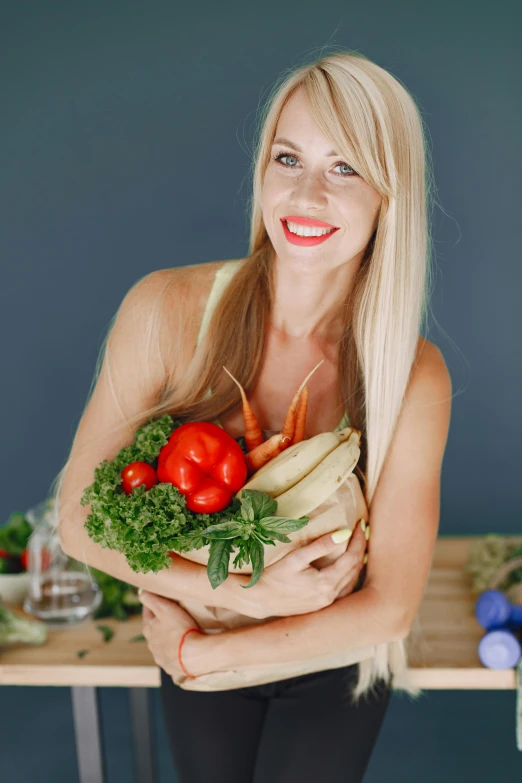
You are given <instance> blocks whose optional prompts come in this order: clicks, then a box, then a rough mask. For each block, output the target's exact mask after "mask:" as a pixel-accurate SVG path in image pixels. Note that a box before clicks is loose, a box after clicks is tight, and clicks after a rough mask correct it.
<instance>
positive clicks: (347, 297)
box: [56, 52, 452, 783]
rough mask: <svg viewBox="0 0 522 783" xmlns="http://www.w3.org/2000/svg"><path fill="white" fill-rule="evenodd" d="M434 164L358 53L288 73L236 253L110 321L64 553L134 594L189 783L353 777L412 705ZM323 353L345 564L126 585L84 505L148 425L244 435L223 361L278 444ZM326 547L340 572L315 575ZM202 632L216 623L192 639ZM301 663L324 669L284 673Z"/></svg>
mask: <svg viewBox="0 0 522 783" xmlns="http://www.w3.org/2000/svg"><path fill="white" fill-rule="evenodd" d="M430 171H431V169H430V165H429V157H428V152H427V145H426V143H425V134H424V132H423V126H422V120H421V116H420V113H419V110H418V108H417V107H416V105H415V102H414V101H413V99H412V97H411V95H410V94H409V93H408V91H407V90H406V89H405V88H404V87H403V86H402V85H401V84H400V83H399V82H398V81H397V80H396V79H395V78H394V77H393V76H391V75H390V74H389V73H388V72H387V71H385V70H383V69H382V68H381V67H379V66H378V65H376V64H375V63H372V62H371V61H370V60H368V59H367V58H365V57H364V56H362V55H361V54H358V53H351V52H336V53H334V54H331V55H329V56H325V57H322V58H321V59H320V60H318V61H317V62H315V63H313V64H311V65H306V66H303V67H300V68H298V69H295V70H293V71H292V72H290V74H287V75H285V77H284V78H283V79H282V80H281V83H280V84H278V85H276V86H275V87H274V90H273V93H272V95H271V97H270V100H269V101H268V102H267V105H266V108H265V111H264V114H263V117H262V122H261V127H260V132H259V142H258V146H257V148H256V150H255V157H254V169H253V196H252V203H251V235H250V248H249V255H248V256H247V257H246V258H244V259H237V260H234V261H225V262H223V261H219V262H211V263H207V264H201V265H196V266H188V267H187V266H185V267H176V268H173V269H162V270H159V271H155V272H152V273H151V274H149V275H147V276H146V277H145V278H143V279H142V280H140V281H139V282H138V283H137V284H136V285H135V286H134V287H133V288H132V289H131V290H130V291H129V292H128V294H127V295H126V296H125V298H124V300H123V302H122V304H121V306H120V308H119V310H118V312H117V313H116V316H115V319H114V322H113V324H112V325H111V329H110V331H109V333H108V338H107V341H106V344H105V346H104V351H103V361H102V356H100V361H99V363H98V365H97V368H96V373H95V380H96V384H95V388H94V390H93V391H92V395H91V397H90V400H89V402H88V404H87V406H86V410H85V411H84V414H83V416H82V420H81V422H80V425H79V427H78V431H77V433H76V437H75V439H74V442H73V446H72V449H71V453H70V455H69V458H68V460H67V463H66V465H65V467H64V468H63V470H62V471H61V474H60V476H59V481H58V489H57V493H56V495H57V498H58V500H59V504H58V505H59V518H60V535H61V540H62V544H63V547H64V549H65V551H66V552H68V553H69V554H71V555H72V556H73V557H76V558H78V559H82V560H84V561H85V562H87V563H89V564H91V565H93V566H95V567H97V568H100V569H102V570H104V571H106V572H107V573H110V574H113V575H115V576H117V577H119V578H121V579H124V580H125V581H127V582H129V583H132V584H135V585H139V586H140V587H141V588H143V589H144V590H145V592H143V593H142V602H143V605H144V609H143V627H144V634H145V636H146V638H147V642H148V645H149V648H150V650H151V652H152V654H153V656H154V659H155V661H156V662H157V664H158V665H159V666H160V668H161V677H162V689H161V693H162V703H163V710H164V716H165V722H166V727H167V732H168V737H169V741H170V745H171V750H172V756H173V761H174V765H175V769H176V772H177V775H178V779H179V780H180V783H202V782H203V781H213V783H220V782H221V781H227V783H236V782H237V783H248V781H254V780H255V783H268V782H269V781H270V783H294V782H295V781H299V783H307V781H310V782H311V781H314V783H317V781H328V783H335V782H336V781H339V783H341V781H343V783H347V782H348V781H360V780H362V778H363V775H364V771H365V769H366V767H367V765H368V762H369V759H370V756H371V753H372V750H373V747H374V745H375V742H376V740H377V737H378V734H379V731H380V728H381V725H382V721H383V718H384V716H385V713H386V709H387V706H388V704H389V698H390V693H391V691H392V689H394V688H402V689H403V690H405V691H406V692H408V693H410V694H412V695H415V694H416V693H418V690H417V689H415V687H413V686H412V685H411V683H410V682H409V680H408V676H407V661H406V653H405V643H406V640H407V638H408V636H409V635H410V631H411V629H412V626H413V623H414V620H415V619H416V615H417V611H418V608H419V605H420V603H421V599H422V595H423V591H424V588H425V584H426V581H427V576H428V572H429V569H430V565H431V559H432V554H433V549H434V544H435V540H436V537H437V530H438V521H439V497H440V472H441V465H442V461H443V456H444V450H445V445H446V440H447V435H448V428H449V421H450V406H451V391H452V390H451V380H450V376H449V372H448V369H447V367H446V364H445V361H444V359H443V356H442V354H441V352H440V350H439V349H438V348H437V347H436V346H435V345H434V344H433V343H431V342H429V341H428V340H426V339H424V338H423V337H422V336H421V334H420V332H421V330H422V329H423V327H424V326H425V324H426V314H427V304H428V295H429V283H430V279H429V271H430V258H431V243H430V239H429V225H428V214H429V207H430V198H431V193H432V190H431V179H430V177H431V174H430ZM310 227H312V229H313V230H308V229H309V228H310ZM310 234H313V235H314V236H310ZM179 260H180V261H181V259H179ZM321 359H324V363H323V365H322V366H321V370H320V372H319V371H318V372H316V373H315V375H314V376H313V378H312V380H311V381H310V384H309V393H310V396H309V413H308V418H307V421H308V425H307V427H308V428H307V431H306V433H305V437H311V436H313V435H315V434H317V433H319V432H324V431H327V430H333V429H336V428H338V427H340V426H344V424H346V423H350V424H351V425H352V426H354V427H356V428H357V429H359V430H360V431H361V433H362V437H361V456H360V460H359V464H358V470H359V473H358V476H359V480H360V482H361V486H362V490H363V492H364V500H365V503H366V506H367V509H368V513H369V516H366V519H365V523H363V524H362V525H359V526H358V527H356V528H355V532H354V534H353V535H352V538H351V542H350V545H349V547H348V548H347V549H346V542H345V544H344V546H341V545H340V544H336V543H334V542H332V540H331V537H330V536H321V537H320V538H318V539H317V540H316V541H313V542H312V543H310V544H308V545H306V546H303V547H302V548H300V549H297V550H295V551H294V552H292V553H290V554H288V555H286V556H285V557H283V558H282V559H280V560H279V561H278V562H277V563H275V564H273V565H271V566H269V567H268V568H266V569H265V571H264V574H263V578H262V579H261V580H260V582H259V583H258V585H256V587H255V589H251V590H241V589H238V587H239V586H240V585H244V584H246V583H248V581H249V577H246V576H242V575H240V574H230V576H229V577H228V579H227V580H226V582H225V583H223V585H222V586H220V588H219V589H218V590H216V591H213V590H212V588H211V587H210V585H209V582H208V579H207V577H206V569H205V568H204V567H203V566H202V565H198V564H196V563H194V562H190V561H188V560H187V559H185V558H182V557H176V559H175V560H174V562H173V566H172V568H170V569H168V570H166V571H163V572H159V573H158V574H153V573H149V574H136V573H134V572H133V571H131V570H130V569H129V567H128V566H127V564H126V562H125V558H124V557H123V555H121V554H119V553H117V552H113V551H110V552H108V551H106V550H102V549H101V547H99V546H98V545H97V544H94V543H93V542H92V541H91V540H90V539H89V538H88V537H87V536H86V534H85V532H84V531H83V525H82V522H83V519H84V518H85V516H86V514H87V513H88V507H87V508H81V507H80V505H79V498H80V496H81V492H82V490H83V488H84V487H85V486H87V485H88V484H89V483H90V482H91V480H92V474H93V470H94V467H95V466H96V465H97V464H99V462H100V461H101V460H102V459H111V458H112V457H114V456H115V454H116V453H117V452H118V451H119V449H120V448H122V446H124V445H127V444H128V443H130V442H131V440H132V435H133V432H134V430H135V429H136V428H137V427H138V426H139V425H140V424H142V423H144V422H145V421H146V420H147V419H148V418H150V417H151V416H159V415H162V414H164V413H166V412H168V413H171V414H172V415H173V416H174V417H175V418H178V419H182V420H187V421H189V420H196V421H198V420H200V421H211V420H215V421H217V422H218V423H220V424H221V426H223V427H224V428H225V429H226V430H227V431H228V432H229V433H230V434H231V435H232V436H234V437H236V436H238V435H241V434H242V427H243V421H242V415H241V407H240V401H239V397H238V393H237V387H236V386H235V384H234V383H233V381H232V380H231V379H230V377H229V376H228V375H227V374H226V373H224V372H223V370H222V368H223V365H226V366H227V368H228V369H229V370H230V372H231V373H232V374H233V375H234V376H235V377H236V378H237V379H239V380H240V382H241V383H242V384H243V386H244V387H245V389H246V390H247V393H248V396H249V399H250V401H251V403H252V407H253V409H254V412H255V413H256V416H257V417H258V420H259V421H260V423H261V426H262V427H263V428H264V430H265V434H267V435H268V434H271V433H272V432H276V431H279V430H280V428H281V425H282V422H283V417H284V414H285V412H286V410H287V407H288V404H289V401H290V399H291V397H292V395H293V394H294V391H295V389H296V388H297V387H298V386H299V384H300V382H301V380H302V379H303V378H304V377H305V376H306V375H307V373H308V372H309V371H310V369H311V368H312V367H314V366H315V365H316V364H317V362H318V361H319V360H321ZM370 528H371V539H370V534H369V532H370ZM365 551H366V554H364V553H365ZM322 555H333V556H334V561H333V563H332V564H331V565H328V566H327V567H325V568H323V569H319V568H314V567H313V565H311V564H312V563H313V562H314V561H315V560H317V559H318V558H319V557H321V556H322ZM363 557H364V560H363ZM363 563H364V565H365V569H364V570H363V571H362V573H361V567H362V566H363ZM359 576H361V578H360V579H359ZM190 606H192V607H194V614H191V613H190V612H189V611H187V608H188V607H190ZM247 620H249V622H247ZM198 624H199V627H200V630H201V628H202V627H203V628H204V629H205V630H206V631H207V632H206V633H191V634H188V635H186V636H184V634H185V632H186V631H188V630H189V629H190V628H194V627H197V626H198ZM216 631H218V632H216ZM219 631H221V632H219ZM180 640H183V645H182V653H181V654H180V655H179V656H178V649H179V643H180ZM302 659H307V660H312V659H315V661H316V665H315V669H311V668H310V667H308V668H307V669H304V671H305V672H306V673H304V674H302V673H300V674H299V673H298V674H296V671H303V669H301V670H299V669H297V666H296V662H297V661H301V660H302ZM317 661H319V662H321V661H323V662H324V664H323V665H322V668H321V663H319V664H317ZM343 662H344V663H345V665H343ZM246 671H248V672H249V676H250V680H248V682H249V683H250V684H249V685H247V686H245V687H240V685H239V683H241V679H240V677H241V674H242V673H244V672H246ZM267 671H269V672H271V673H270V674H269V675H267V674H266V672H267ZM261 672H262V673H263V674H262V676H261ZM257 673H259V676H257V679H256V674H257ZM292 673H293V674H292ZM220 675H223V676H226V677H228V678H229V679H228V680H222V681H227V682H229V683H230V682H233V684H232V685H231V686H230V687H224V688H223V687H221V688H220V686H219V682H220V680H219V676H220ZM234 676H235V677H237V679H236V680H233V679H232V680H231V679H230V678H233V677H234ZM213 678H214V679H213Z"/></svg>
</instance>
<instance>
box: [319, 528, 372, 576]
mask: <svg viewBox="0 0 522 783" xmlns="http://www.w3.org/2000/svg"><path fill="white" fill-rule="evenodd" d="M365 527H366V528H368V525H365ZM366 535H367V533H366V532H363V530H362V527H361V524H360V523H357V525H356V526H355V529H354V532H353V534H352V537H351V539H350V544H349V546H348V549H347V550H346V552H344V553H343V554H342V555H341V556H340V557H338V558H337V560H336V561H335V562H334V563H331V564H330V565H327V566H325V567H324V568H322V569H321V572H322V573H323V574H324V575H326V576H327V578H329V579H331V582H332V585H335V584H340V583H342V582H343V581H345V580H346V578H347V576H348V575H349V574H351V573H352V572H353V574H354V575H355V576H358V574H359V573H360V571H361V569H362V567H363V565H364V556H365V552H366V544H367V539H366Z"/></svg>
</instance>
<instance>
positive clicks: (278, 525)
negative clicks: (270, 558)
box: [259, 517, 310, 534]
mask: <svg viewBox="0 0 522 783" xmlns="http://www.w3.org/2000/svg"><path fill="white" fill-rule="evenodd" d="M309 520H310V517H299V519H289V518H288V517H264V518H263V519H261V520H260V521H259V524H260V526H261V527H262V528H263V529H264V530H266V531H268V532H269V533H272V534H275V533H292V532H294V531H295V530H301V528H302V527H304V526H305V525H306V524H308V522H309Z"/></svg>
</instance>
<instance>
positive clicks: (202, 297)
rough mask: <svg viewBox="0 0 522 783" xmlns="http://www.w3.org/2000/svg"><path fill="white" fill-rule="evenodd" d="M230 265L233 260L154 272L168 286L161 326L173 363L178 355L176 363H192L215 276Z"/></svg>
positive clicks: (166, 287)
mask: <svg viewBox="0 0 522 783" xmlns="http://www.w3.org/2000/svg"><path fill="white" fill-rule="evenodd" d="M230 263H232V261H228V260H227V261H208V262H206V263H203V264H189V265H186V266H179V267H172V268H170V269H159V270H156V271H155V272H153V273H152V274H153V275H154V276H156V277H157V278H158V280H160V281H161V283H160V284H164V285H165V290H166V295H165V297H164V299H163V311H162V323H163V324H164V325H165V326H166V331H165V335H166V338H165V339H166V346H165V348H166V351H167V355H170V354H171V350H172V352H173V355H172V358H173V360H174V355H176V357H177V360H176V363H180V364H181V365H182V366H185V364H186V363H188V362H190V360H191V358H192V356H193V353H194V351H195V349H196V342H197V337H198V334H199V329H200V326H201V322H202V320H203V314H204V312H205V307H206V304H207V301H208V297H209V294H210V290H211V288H212V284H213V282H214V279H215V276H216V273H217V272H218V271H219V270H220V269H221V268H222V267H223V266H224V265H225V264H230ZM180 369H181V368H180ZM181 371H183V370H181Z"/></svg>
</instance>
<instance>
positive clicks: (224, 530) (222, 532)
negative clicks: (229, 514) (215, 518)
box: [201, 520, 244, 539]
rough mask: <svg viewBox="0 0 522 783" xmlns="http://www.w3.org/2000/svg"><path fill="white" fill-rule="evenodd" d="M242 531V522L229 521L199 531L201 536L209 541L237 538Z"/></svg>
mask: <svg viewBox="0 0 522 783" xmlns="http://www.w3.org/2000/svg"><path fill="white" fill-rule="evenodd" d="M243 531H244V523H243V522H241V521H235V520H230V521H228V522H220V523H219V524H217V525H210V527H207V528H205V530H202V531H201V535H202V536H206V537H207V538H210V539H222V538H236V537H237V536H240V535H241V534H242V533H243Z"/></svg>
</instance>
